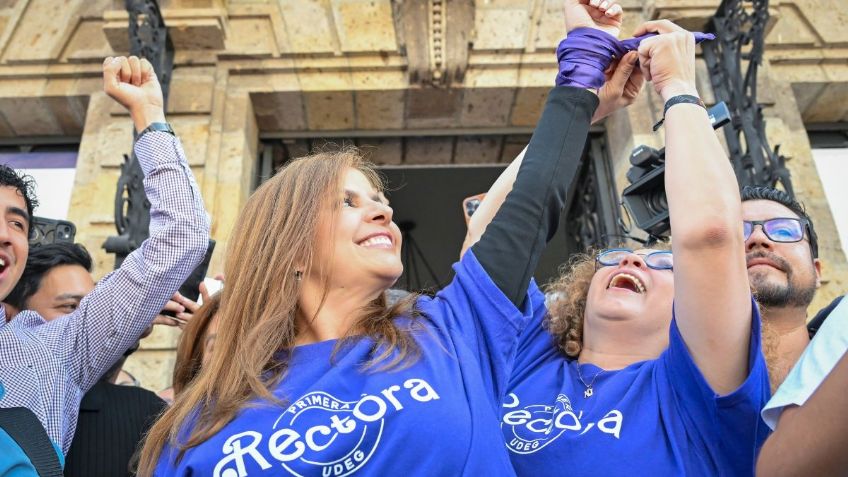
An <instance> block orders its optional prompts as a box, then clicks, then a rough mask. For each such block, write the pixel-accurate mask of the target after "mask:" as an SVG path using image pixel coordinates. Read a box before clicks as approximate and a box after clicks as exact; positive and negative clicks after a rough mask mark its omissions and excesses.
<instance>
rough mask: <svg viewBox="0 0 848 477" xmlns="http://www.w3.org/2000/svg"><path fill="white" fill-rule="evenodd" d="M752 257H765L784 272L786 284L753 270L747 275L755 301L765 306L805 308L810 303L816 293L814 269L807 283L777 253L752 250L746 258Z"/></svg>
mask: <svg viewBox="0 0 848 477" xmlns="http://www.w3.org/2000/svg"><path fill="white" fill-rule="evenodd" d="M752 258H767V259H769V260H771V261H772V262H773V263H775V264H776V265H777V266H778V267H779V268H780V270H781V271H782V272H783V273H785V274H786V284H780V283H774V282H773V281H770V280H769V278H768V275H767V274H766V273H758V272H755V273H753V274H751V275H749V278H750V281H751V288H753V289H754V295H755V296H756V298H757V303H759V304H760V305H762V306H764V307H767V308H784V307H798V308H806V307H808V306H809V305H810V303H812V301H813V296H814V295H815V294H816V279H815V271H813V273H812V274H811V278H810V280H809V281H808V283H803V282H801V278H800V277H798V276H797V274H796V273H795V272H794V271H793V269H792V267H791V266H790V265H789V263H787V262H786V260H784V259H783V258H781V257H779V256H777V255H774V254H771V253H764V252H754V253H751V254H748V256H747V259H748V260H750V259H752Z"/></svg>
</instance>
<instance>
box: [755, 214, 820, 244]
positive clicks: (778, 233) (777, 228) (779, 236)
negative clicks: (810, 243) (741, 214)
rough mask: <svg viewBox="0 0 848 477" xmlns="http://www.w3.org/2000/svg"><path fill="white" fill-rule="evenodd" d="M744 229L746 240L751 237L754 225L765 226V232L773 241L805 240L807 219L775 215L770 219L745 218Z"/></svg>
mask: <svg viewBox="0 0 848 477" xmlns="http://www.w3.org/2000/svg"><path fill="white" fill-rule="evenodd" d="M742 224H743V231H744V233H745V240H746V241H747V240H748V239H749V238H751V234H753V233H754V227H756V226H757V225H759V226H761V227H762V228H763V233H764V234H765V235H766V237H768V239H769V240H771V241H772V242H781V243H792V242H800V241H801V240H804V228H805V227H806V226H807V223H806V221H803V220H801V219H796V218H792V217H775V218H773V219H768V220H743V221H742Z"/></svg>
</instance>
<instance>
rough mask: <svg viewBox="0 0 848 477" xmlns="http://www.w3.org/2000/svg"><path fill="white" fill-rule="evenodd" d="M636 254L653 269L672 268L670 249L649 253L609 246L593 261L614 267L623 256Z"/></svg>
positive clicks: (672, 261)
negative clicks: (609, 247)
mask: <svg viewBox="0 0 848 477" xmlns="http://www.w3.org/2000/svg"><path fill="white" fill-rule="evenodd" d="M631 254H636V255H639V256H640V257H642V261H643V262H645V265H647V266H648V267H650V268H653V269H654V270H672V269H673V268H674V256H673V255H672V254H671V251H670V250H656V251H653V252H649V253H636V252H634V251H633V250H630V249H629V248H611V249H607V250H604V251H603V252H601V253H599V254H598V255H597V256H596V257H595V261H596V262H597V263H598V265H600V266H602V267H614V266H617V265H619V264H620V263H621V261H622V260H624V258H625V257H627V256H628V255H631Z"/></svg>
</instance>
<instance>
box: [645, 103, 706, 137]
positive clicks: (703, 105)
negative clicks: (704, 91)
mask: <svg viewBox="0 0 848 477" xmlns="http://www.w3.org/2000/svg"><path fill="white" fill-rule="evenodd" d="M675 104H697V105H698V106H700V107H702V108H704V109H707V105H705V104H704V101H703V100H701V98H699V97H697V96H692V95H691V94H678V95H677V96H672V97H671V98H668V101H666V102H665V107H663V117H662V119H660V121H659V122H658V123H657V124H654V131H656V130H658V129H659V128H660V126H662V125H663V123H664V122H665V115H666V113H668V109H669V108H671V107H672V106H674V105H675Z"/></svg>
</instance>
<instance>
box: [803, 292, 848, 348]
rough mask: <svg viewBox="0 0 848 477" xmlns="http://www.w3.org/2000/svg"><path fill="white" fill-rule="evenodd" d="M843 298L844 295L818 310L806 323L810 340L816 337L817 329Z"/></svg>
mask: <svg viewBox="0 0 848 477" xmlns="http://www.w3.org/2000/svg"><path fill="white" fill-rule="evenodd" d="M843 298H845V295H842V296H840V297H836V299H835V300H833V301H832V302H830V305H827V306H826V307H824V308H822V309H821V310H819V312H818V313H816V316H814V317H813V319H812V320H810V322H809V323H807V332H808V333H809V334H810V339H813V336H815V335H816V333H817V332H818V331H819V328H821V326H822V325H823V324H824V320H826V319H827V317H828V316H830V312H832V311H833V309H834V308H836V306H837V305H839V302H841V301H842V299H843Z"/></svg>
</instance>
